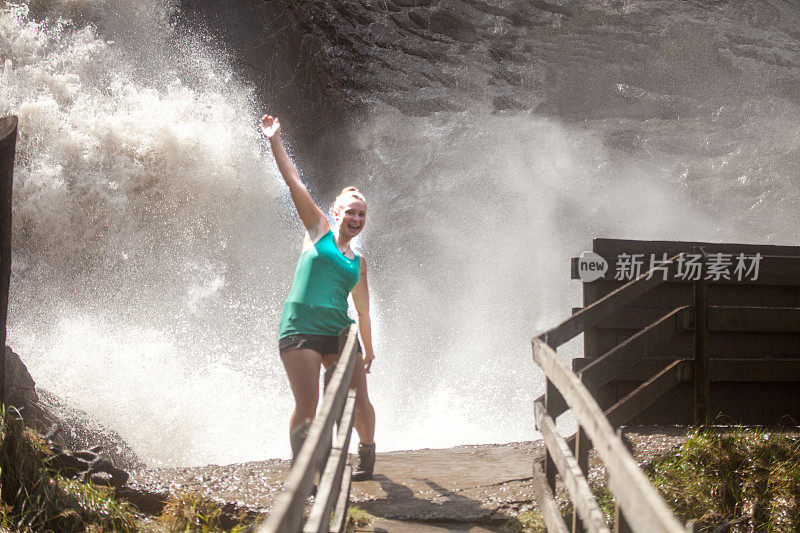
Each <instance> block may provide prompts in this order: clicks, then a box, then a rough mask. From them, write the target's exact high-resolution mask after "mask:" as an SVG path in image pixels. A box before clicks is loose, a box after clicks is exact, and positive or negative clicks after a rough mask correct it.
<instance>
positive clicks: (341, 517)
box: [331, 465, 353, 533]
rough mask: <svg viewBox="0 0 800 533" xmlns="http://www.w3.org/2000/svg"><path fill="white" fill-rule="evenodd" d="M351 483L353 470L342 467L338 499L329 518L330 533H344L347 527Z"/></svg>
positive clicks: (349, 467)
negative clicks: (331, 516)
mask: <svg viewBox="0 0 800 533" xmlns="http://www.w3.org/2000/svg"><path fill="white" fill-rule="evenodd" d="M352 481H353V469H352V467H351V466H350V465H345V466H344V472H342V488H341V490H340V491H339V499H338V500H336V507H335V508H334V511H333V518H331V532H332V533H345V528H346V527H347V507H348V504H349V502H350V485H351V483H352Z"/></svg>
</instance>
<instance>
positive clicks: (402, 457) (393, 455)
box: [129, 428, 685, 532]
mask: <svg viewBox="0 0 800 533" xmlns="http://www.w3.org/2000/svg"><path fill="white" fill-rule="evenodd" d="M627 435H628V437H629V439H630V442H631V444H632V447H633V450H634V455H635V457H636V459H637V460H638V461H639V462H640V463H646V462H649V461H652V460H653V459H654V458H657V457H660V456H663V455H666V454H668V453H670V452H672V451H674V450H675V449H676V448H677V447H678V446H679V445H680V444H681V443H682V442H683V441H684V440H685V429H684V428H658V429H657V430H652V429H648V430H646V431H638V430H637V431H634V430H632V431H629V432H628V433H627ZM542 453H543V444H542V443H541V441H535V442H517V443H510V444H498V445H476V446H458V447H455V448H448V449H436V450H430V449H426V450H412V451H399V452H388V453H379V454H378V459H377V462H376V467H375V477H374V479H373V480H372V481H365V482H360V483H353V487H352V493H351V502H352V503H353V504H354V505H356V506H358V507H360V508H361V509H364V510H365V511H367V512H369V513H371V514H373V515H375V516H376V517H379V520H378V521H377V522H375V523H374V524H372V525H371V526H370V527H369V528H366V529H365V530H367V531H401V532H402V531H432V532H435V531H470V532H478V531H497V530H500V529H501V528H505V527H508V526H509V525H513V523H514V520H515V517H516V516H517V515H518V514H519V513H520V512H521V511H526V510H530V509H532V508H534V507H535V500H534V497H533V492H534V491H533V488H532V486H531V479H530V478H531V467H532V464H533V462H534V461H536V460H537V459H540V458H541V457H542ZM590 463H591V473H590V479H591V480H592V481H600V480H601V479H602V478H603V477H604V475H605V472H604V470H603V469H602V467H601V466H600V465H599V464H598V462H597V460H596V458H594V457H593V456H590ZM288 468H289V463H288V461H284V460H277V459H275V460H269V461H260V462H251V463H242V464H234V465H226V466H217V465H209V466H204V467H194V468H169V469H153V470H140V471H136V472H132V475H131V480H130V482H129V487H130V488H131V489H132V490H131V493H130V496H131V498H132V499H133V500H134V501H135V502H137V503H138V504H139V505H140V506H143V507H147V506H149V507H150V510H149V512H156V511H157V508H158V503H157V502H158V500H159V499H163V498H164V497H165V496H166V495H167V494H169V493H176V492H184V491H197V492H200V493H202V494H204V495H206V496H210V497H213V498H214V499H217V500H220V501H223V502H225V503H226V504H228V508H229V510H237V509H245V510H248V511H250V512H253V513H257V514H268V513H269V511H270V509H271V507H272V505H273V503H274V501H275V498H276V497H277V495H278V494H279V493H280V491H281V490H282V489H283V487H284V480H285V477H286V473H287V472H288ZM137 498H138V501H137Z"/></svg>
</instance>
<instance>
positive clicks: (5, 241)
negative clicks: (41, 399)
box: [0, 115, 17, 402]
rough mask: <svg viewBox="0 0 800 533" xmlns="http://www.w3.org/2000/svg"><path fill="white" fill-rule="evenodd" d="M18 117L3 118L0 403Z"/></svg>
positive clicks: (0, 135)
mask: <svg viewBox="0 0 800 533" xmlns="http://www.w3.org/2000/svg"><path fill="white" fill-rule="evenodd" d="M16 146H17V117H15V116H14V115H11V116H7V117H3V118H0V402H3V401H4V400H5V397H6V348H5V346H6V321H7V320H8V289H9V284H10V282H11V196H12V185H13V182H14V156H15V153H16Z"/></svg>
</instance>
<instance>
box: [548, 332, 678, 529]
mask: <svg viewBox="0 0 800 533" xmlns="http://www.w3.org/2000/svg"><path fill="white" fill-rule="evenodd" d="M533 357H534V359H535V361H536V362H537V363H538V364H539V366H541V367H542V370H544V372H545V374H546V376H547V379H548V381H551V382H552V383H553V385H554V386H555V387H556V388H557V389H558V391H559V393H560V394H561V396H562V397H563V398H564V400H565V401H566V403H567V405H569V407H570V408H571V409H572V411H573V412H574V413H575V417H576V418H577V420H578V423H579V424H580V425H581V427H582V428H583V429H584V430H585V431H586V433H587V435H588V436H589V438H590V439H591V441H592V443H593V445H594V447H595V449H596V450H597V454H598V455H599V456H600V458H601V459H602V461H603V463H604V464H605V466H606V469H607V471H608V474H609V486H610V487H611V491H612V492H613V493H614V496H615V497H616V499H617V501H618V502H619V505H620V507H621V509H622V512H623V514H624V516H625V519H626V521H627V523H628V524H629V525H630V527H631V529H632V530H633V531H636V532H641V533H651V532H653V533H658V532H665V533H666V532H670V533H679V532H680V533H685V531H686V528H685V526H683V525H682V524H681V523H680V521H678V519H677V518H676V517H675V515H674V514H673V513H672V511H671V510H670V509H669V508H668V507H667V505H666V503H664V500H663V499H662V498H661V496H660V495H659V494H658V492H657V491H656V489H655V488H654V487H653V486H652V485H651V484H650V482H649V481H648V480H647V477H645V475H644V473H643V472H642V471H641V470H640V469H639V467H638V465H637V464H636V461H634V459H633V457H632V456H631V455H630V453H629V452H628V450H627V449H626V448H625V445H624V444H623V443H622V440H621V439H620V438H619V436H617V434H616V432H615V431H614V429H613V428H612V427H611V424H610V423H609V421H608V420H607V419H606V417H605V416H604V414H603V411H602V409H601V408H600V406H599V405H598V404H597V402H596V401H595V399H594V398H593V397H592V395H591V394H590V393H589V391H588V390H587V389H586V387H584V386H583V384H582V383H581V382H580V380H579V379H578V377H577V376H576V375H575V374H574V373H573V372H572V371H571V370H570V369H569V368H567V366H566V363H564V362H563V361H562V360H561V359H559V358H558V356H557V355H556V352H555V350H554V349H553V348H552V347H550V346H549V345H548V344H547V343H546V342H544V341H543V340H540V339H538V338H535V339H533Z"/></svg>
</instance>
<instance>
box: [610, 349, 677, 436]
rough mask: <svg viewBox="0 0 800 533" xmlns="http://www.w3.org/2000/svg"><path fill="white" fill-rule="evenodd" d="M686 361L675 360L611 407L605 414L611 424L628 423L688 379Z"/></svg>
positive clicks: (613, 425) (615, 425) (620, 424)
mask: <svg viewBox="0 0 800 533" xmlns="http://www.w3.org/2000/svg"><path fill="white" fill-rule="evenodd" d="M684 363H685V361H683V360H678V361H673V362H672V363H671V364H670V365H668V366H667V367H666V368H664V369H663V370H662V371H661V372H659V373H658V374H656V375H655V376H653V377H652V378H650V379H649V380H648V381H647V382H645V383H643V384H642V385H640V386H639V387H637V388H636V389H635V390H634V391H632V392H631V393H630V394H628V395H627V396H625V397H624V398H622V399H621V400H620V401H618V402H617V403H615V404H614V405H612V406H611V407H609V408H608V409H607V410H606V411H605V415H606V418H607V419H608V421H609V422H610V423H611V426H612V427H615V428H618V427H619V426H622V425H624V424H627V423H628V422H629V421H630V420H632V419H633V418H634V417H635V416H636V415H638V414H639V413H641V412H642V411H644V410H645V409H647V408H648V407H650V406H651V405H653V403H655V401H656V400H658V399H659V398H661V397H662V396H663V395H664V394H665V393H667V392H669V391H671V390H672V389H674V388H675V387H676V386H677V385H678V384H679V383H680V382H681V381H682V380H683V379H688V378H687V376H686V375H685V374H686V372H685V370H684V368H685V366H686V365H685V364H684Z"/></svg>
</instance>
